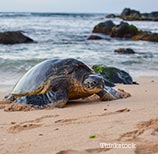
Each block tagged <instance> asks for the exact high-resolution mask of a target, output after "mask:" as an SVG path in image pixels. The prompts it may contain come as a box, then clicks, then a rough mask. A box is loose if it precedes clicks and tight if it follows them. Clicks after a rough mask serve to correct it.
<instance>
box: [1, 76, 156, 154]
mask: <svg viewBox="0 0 158 154" xmlns="http://www.w3.org/2000/svg"><path fill="white" fill-rule="evenodd" d="M137 81H138V82H139V85H117V88H121V89H124V90H126V91H128V92H130V93H131V95H132V96H131V97H129V98H127V99H120V100H115V101H107V102H100V101H98V100H94V101H86V100H76V101H71V102H69V103H68V105H67V106H66V107H65V108H63V109H58V108H55V109H44V110H33V111H27V112H24V111H20V112H4V111H3V109H0V114H1V118H0V137H1V141H0V145H1V146H0V151H1V152H2V153H3V154H14V153H18V154H27V153H30V154H34V153H39V154H42V153H47V154H52V153H53V154H80V153H81V154H89V153H92V154H93V153H94V154H96V153H97V154H103V153H107V154H112V153H114V152H116V153H126V154H141V153H143V154H150V153H153V152H158V148H157V147H158V113H157V106H158V102H157V100H158V95H157V91H158V76H156V77H140V78H138V80H137ZM0 96H1V98H2V96H4V93H2V92H0ZM92 136H93V137H92ZM100 143H128V144H130V143H134V144H136V149H117V148H116V149H115V148H113V149H106V148H101V146H100Z"/></svg>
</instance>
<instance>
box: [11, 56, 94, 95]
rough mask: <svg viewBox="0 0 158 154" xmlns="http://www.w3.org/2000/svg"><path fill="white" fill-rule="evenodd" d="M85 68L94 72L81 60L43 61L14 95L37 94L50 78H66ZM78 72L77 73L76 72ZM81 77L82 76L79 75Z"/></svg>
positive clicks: (17, 85)
mask: <svg viewBox="0 0 158 154" xmlns="http://www.w3.org/2000/svg"><path fill="white" fill-rule="evenodd" d="M79 67H80V69H81V68H84V70H85V71H86V72H89V73H90V72H92V70H91V69H90V68H89V67H88V66H87V65H85V64H84V63H82V62H81V61H79V60H76V59H73V58H68V59H52V60H46V61H43V62H41V63H39V64H37V65H35V66H34V67H33V68H31V69H30V70H29V71H28V72H27V73H26V74H25V75H24V76H23V77H22V78H21V79H20V80H19V81H18V83H17V84H16V85H15V87H14V89H13V91H12V94H13V95H14V94H15V95H27V94H28V93H32V94H37V93H38V92H37V89H40V87H41V86H43V84H44V83H45V82H46V81H47V80H48V79H49V78H50V77H53V76H55V77H58V76H61V75H62V76H66V75H67V74H71V73H72V72H74V71H75V70H78V68H79ZM76 72H77V71H76ZM79 75H81V74H79Z"/></svg>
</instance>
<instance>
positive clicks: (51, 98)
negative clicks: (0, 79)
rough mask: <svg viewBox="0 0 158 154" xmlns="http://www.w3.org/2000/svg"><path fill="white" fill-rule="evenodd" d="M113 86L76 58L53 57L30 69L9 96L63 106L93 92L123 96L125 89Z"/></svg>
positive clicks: (107, 96)
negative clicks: (121, 89)
mask: <svg viewBox="0 0 158 154" xmlns="http://www.w3.org/2000/svg"><path fill="white" fill-rule="evenodd" d="M113 86H114V84H113V83H111V82H109V81H108V80H106V79H105V78H104V77H103V76H102V75H100V74H96V73H94V72H93V70H92V69H90V68H89V67H88V66H87V65H86V64H84V63H83V62H81V61H79V60H77V59H73V58H67V59H51V60H46V61H43V62H41V63H39V64H37V65H36V66H34V67H33V68H32V69H30V70H29V71H28V72H27V73H26V74H25V75H24V76H23V77H22V78H21V79H20V80H19V82H18V83H17V84H16V85H15V87H14V88H13V90H12V92H11V93H10V94H9V95H8V97H7V98H6V99H9V100H11V101H12V102H14V103H24V104H27V105H28V104H29V105H32V106H35V107H36V106H37V107H42V108H44V107H47V106H51V107H64V106H65V105H66V103H67V102H68V100H72V99H78V98H84V97H87V96H90V95H92V94H97V95H99V96H100V98H101V100H113V99H117V98H122V97H124V93H121V92H118V91H116V90H114V89H112V88H110V87H113Z"/></svg>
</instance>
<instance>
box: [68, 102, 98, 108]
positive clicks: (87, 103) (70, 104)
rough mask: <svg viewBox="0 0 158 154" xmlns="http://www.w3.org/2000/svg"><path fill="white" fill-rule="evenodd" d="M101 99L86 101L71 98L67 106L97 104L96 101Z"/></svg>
mask: <svg viewBox="0 0 158 154" xmlns="http://www.w3.org/2000/svg"><path fill="white" fill-rule="evenodd" d="M99 102H100V101H99V100H97V101H96V100H95V101H86V100H70V101H68V103H67V104H66V108H69V107H74V106H81V105H95V104H96V103H99Z"/></svg>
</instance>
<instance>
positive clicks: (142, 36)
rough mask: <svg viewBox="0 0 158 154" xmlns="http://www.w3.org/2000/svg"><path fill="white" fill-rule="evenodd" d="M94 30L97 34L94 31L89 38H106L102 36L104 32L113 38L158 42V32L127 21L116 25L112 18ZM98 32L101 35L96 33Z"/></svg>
mask: <svg viewBox="0 0 158 154" xmlns="http://www.w3.org/2000/svg"><path fill="white" fill-rule="evenodd" d="M92 32H95V35H93V33H92V35H91V36H89V37H88V39H104V37H101V35H102V34H103V35H106V36H107V35H108V36H110V37H111V38H113V37H116V38H127V39H131V40H144V41H154V42H158V33H152V32H146V31H141V30H139V29H138V28H137V27H136V26H134V25H132V24H128V23H127V22H121V23H120V24H118V25H115V24H114V23H113V22H112V21H111V20H108V21H105V22H102V23H100V24H98V25H96V26H95V27H94V29H93V31H92ZM97 33H98V34H99V35H96V34H97ZM105 38H106V37H105Z"/></svg>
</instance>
